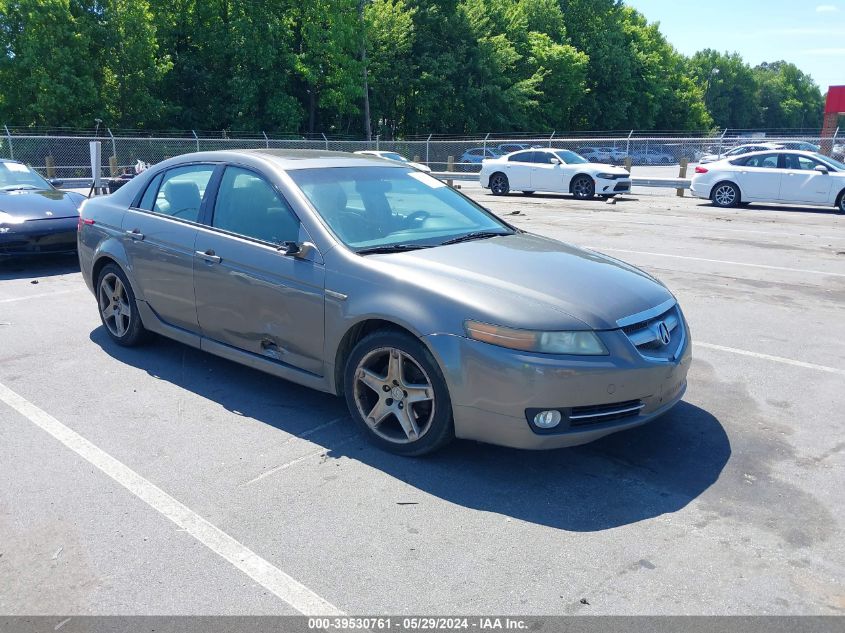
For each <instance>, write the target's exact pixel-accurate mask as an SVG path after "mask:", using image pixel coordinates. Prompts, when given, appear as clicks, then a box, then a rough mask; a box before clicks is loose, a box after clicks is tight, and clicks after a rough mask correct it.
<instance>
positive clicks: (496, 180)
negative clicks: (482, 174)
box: [490, 172, 511, 196]
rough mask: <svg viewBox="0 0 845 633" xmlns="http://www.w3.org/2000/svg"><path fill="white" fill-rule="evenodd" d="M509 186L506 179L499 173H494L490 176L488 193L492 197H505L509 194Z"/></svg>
mask: <svg viewBox="0 0 845 633" xmlns="http://www.w3.org/2000/svg"><path fill="white" fill-rule="evenodd" d="M510 190H511V185H510V182H508V177H507V176H505V175H504V174H503V173H501V172H496V173H495V174H493V175H492V176H490V191H492V192H493V195H494V196H506V195H508V193H510Z"/></svg>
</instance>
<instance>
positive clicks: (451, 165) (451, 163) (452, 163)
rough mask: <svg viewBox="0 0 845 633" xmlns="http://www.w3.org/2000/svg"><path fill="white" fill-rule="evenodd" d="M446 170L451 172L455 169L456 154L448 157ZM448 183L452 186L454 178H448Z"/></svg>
mask: <svg viewBox="0 0 845 633" xmlns="http://www.w3.org/2000/svg"><path fill="white" fill-rule="evenodd" d="M446 171H448V172H450V173H451V172H453V171H455V157H454V156H449V157H447V158H446ZM446 184H447V185H449V186H450V187H451V186H452V180H451V179H449V180H447V181H446Z"/></svg>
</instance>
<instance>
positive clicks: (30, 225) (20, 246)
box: [0, 217, 79, 256]
mask: <svg viewBox="0 0 845 633" xmlns="http://www.w3.org/2000/svg"><path fill="white" fill-rule="evenodd" d="M78 221H79V218H78V217H71V218H56V219H48V220H29V221H27V222H24V223H22V224H3V225H0V255H14V256H22V255H48V254H57V253H73V252H75V251H76V225H77V222H78Z"/></svg>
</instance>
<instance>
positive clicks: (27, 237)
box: [0, 158, 85, 257]
mask: <svg viewBox="0 0 845 633" xmlns="http://www.w3.org/2000/svg"><path fill="white" fill-rule="evenodd" d="M59 184H61V183H60V182H58V181H52V182H50V181H48V180H46V179H45V178H43V177H41V176H40V175H38V174H37V173H36V172H35V171H33V170H32V169H30V168H29V167H27V166H26V165H24V164H23V163H21V162H18V161H14V160H8V159H3V158H0V257H2V256H4V255H38V254H47V253H72V252H74V251H75V250H76V225H77V222H78V221H79V207H80V205H81V204H82V201H83V200H85V196H83V195H82V194H79V193H75V192H71V191H60V190H59V189H57V188H56V186H55V185H59Z"/></svg>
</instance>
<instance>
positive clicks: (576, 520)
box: [90, 327, 731, 532]
mask: <svg viewBox="0 0 845 633" xmlns="http://www.w3.org/2000/svg"><path fill="white" fill-rule="evenodd" d="M90 338H91V340H92V341H93V342H94V343H96V344H97V345H99V346H100V347H101V348H102V349H103V350H104V351H105V352H106V353H107V354H109V355H110V356H112V357H113V358H114V359H116V360H117V361H119V362H122V363H127V364H129V365H132V366H134V367H138V368H139V369H142V370H144V371H146V372H147V373H149V374H150V375H152V376H155V377H156V378H158V379H160V380H166V381H168V382H171V383H173V384H175V385H178V386H180V387H182V388H184V389H186V390H189V391H191V392H193V393H196V394H197V395H199V396H201V397H203V398H206V399H209V400H211V401H213V402H216V403H218V404H220V405H221V406H222V407H224V408H225V409H226V410H228V411H230V412H231V413H232V420H231V421H232V424H233V425H235V424H237V423H238V418H239V417H240V416H247V417H250V418H253V419H255V420H258V421H260V422H262V423H264V424H267V425H268V426H271V427H273V428H276V429H279V430H280V431H284V432H285V433H286V434H293V435H298V434H302V433H304V432H307V431H308V430H309V428H312V427H315V426H318V425H321V424H322V425H325V422H324V421H323V422H317V423H315V422H314V419H315V417H316V418H318V419H321V420H323V419H325V420H329V419H332V420H336V419H338V418H341V422H340V423H336V424H332V425H330V426H329V427H328V428H326V429H325V430H323V431H321V432H320V433H319V434H314V435H311V436H309V440H311V441H314V438H317V437H319V443H318V445H320V446H323V447H325V451H326V452H325V454H324V458H325V459H326V460H327V461H328V460H331V459H341V458H348V459H354V460H356V461H358V462H361V463H363V464H366V465H367V466H370V467H372V468H375V469H378V470H380V471H382V472H383V473H385V474H387V475H389V476H391V477H395V478H396V479H398V480H400V481H402V482H404V483H406V484H408V485H409V486H412V487H414V488H416V489H418V490H419V491H421V492H424V493H426V494H429V495H433V496H435V497H438V498H440V499H443V500H445V501H448V502H450V503H454V504H457V505H460V506H463V507H466V508H471V509H475V510H478V511H483V512H492V513H496V514H500V515H504V516H507V517H512V518H513V519H518V520H521V521H527V522H530V523H536V524H540V525H545V526H549V527H553V528H557V529H561V530H567V531H575V532H595V531H600V530H607V529H610V528H614V527H619V526H623V525H628V524H631V523H636V522H638V521H643V520H647V519H651V518H654V517H657V516H660V515H662V514H667V513H672V512H676V511H678V510H680V509H682V508H684V507H685V506H686V505H687V504H689V503H690V502H691V501H693V500H694V499H696V498H697V497H698V496H699V495H701V494H702V493H703V492H704V491H705V490H707V489H708V488H709V487H710V486H711V485H713V484H714V483H715V482H716V481H717V479H718V478H719V475H720V473H721V472H722V469H723V468H724V467H725V465H726V463H727V462H728V459H729V458H730V456H731V446H730V442H729V440H728V436H727V434H726V433H725V430H724V428H723V427H722V425H721V424H720V422H719V420H717V419H716V418H715V417H714V416H713V415H712V414H710V413H708V412H707V411H705V410H703V409H701V408H699V407H696V406H694V405H692V404H689V403H686V402H682V403H680V404H679V405H678V406H677V407H675V409H673V410H672V411H671V412H669V413H668V414H666V415H665V416H663V417H662V418H660V419H659V420H656V421H655V422H652V423H651V424H647V425H645V426H642V427H639V428H636V429H632V430H629V431H625V432H621V433H617V434H614V435H611V436H608V437H605V438H603V439H601V440H599V441H596V442H593V443H591V444H588V445H585V446H581V447H575V448H569V449H560V450H554V451H540V452H531V451H521V450H515V449H508V448H502V447H497V446H490V445H486V444H481V443H477V442H470V441H456V442H453V443H452V444H450V445H449V446H447V447H446V448H444V449H443V450H441V451H440V452H438V453H436V454H434V455H431V456H428V457H425V458H416V459H415V458H406V457H399V456H396V455H392V454H390V453H386V452H384V451H381V450H379V449H377V448H375V447H373V446H371V445H370V444H369V443H368V442H367V441H366V439H365V438H364V437H363V436H362V435H359V434H358V433H357V431H355V430H354V429H353V422H352V420H351V418H349V417H348V414H347V412H346V406H345V403H344V401H343V400H342V399H341V398H337V397H334V396H330V395H326V394H323V393H319V392H317V391H314V390H311V389H307V388H305V387H301V386H299V385H295V384H293V383H290V382H287V381H284V380H281V379H277V378H275V377H273V376H270V375H268V374H264V373H262V372H259V371H256V370H253V369H249V368H247V367H244V366H241V365H238V364H236V363H233V362H230V361H227V360H224V359H221V358H218V357H216V356H213V355H211V354H206V353H204V352H201V351H199V350H196V349H193V348H190V347H187V346H184V345H181V344H179V343H176V342H173V341H169V340H167V339H163V338H156V339H155V340H154V341H153V342H151V343H150V344H149V345H147V346H144V347H141V348H122V347H119V346H117V345H115V344H114V343H113V342H111V340H110V339H109V338H108V336H107V334H106V332H105V330H104V328H102V327H99V328H97V329H95V330H94V331H92V332H91V335H90ZM267 403H276V404H274V405H270V406H268V405H267ZM282 404H284V405H285V406H287V407H288V408H289V409H293V410H294V413H295V411H296V410H302V411H303V412H307V415H303V416H301V417H302V418H307V421H306V420H305V419H302V420H298V419H296V418H298V417H300V416H296V415H285V416H280V415H279V409H278V406H281V405H282ZM315 413H318V415H316V416H315ZM350 438H351V439H350ZM285 439H287V435H281V434H280V436H279V441H284V440H285ZM397 503H411V504H424V503H425V497H424V496H420V497H415V496H414V495H413V494H409V495H408V499H402V500H397Z"/></svg>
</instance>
